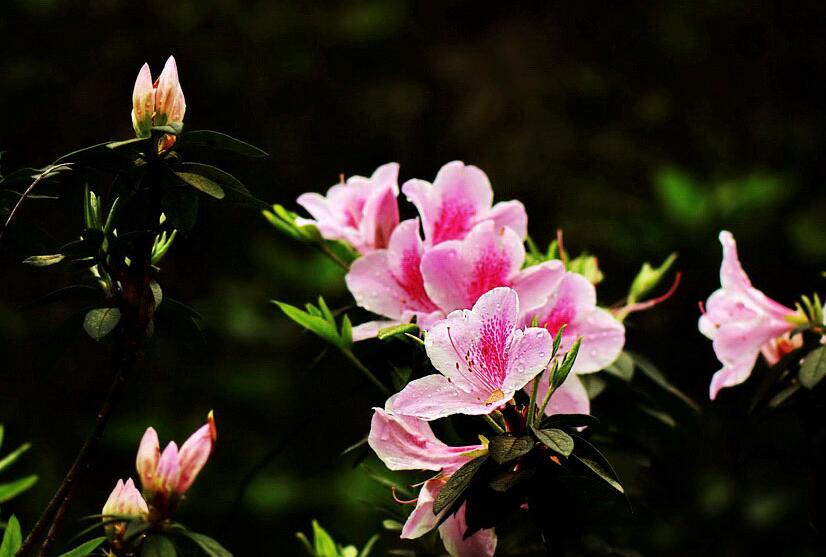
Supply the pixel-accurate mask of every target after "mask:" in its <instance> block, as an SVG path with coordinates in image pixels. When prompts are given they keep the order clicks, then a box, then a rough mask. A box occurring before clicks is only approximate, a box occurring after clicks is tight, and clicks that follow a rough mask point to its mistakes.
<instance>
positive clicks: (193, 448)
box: [176, 412, 215, 494]
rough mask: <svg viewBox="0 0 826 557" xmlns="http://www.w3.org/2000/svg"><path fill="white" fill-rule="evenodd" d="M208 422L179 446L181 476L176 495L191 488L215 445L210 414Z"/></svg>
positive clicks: (213, 428)
mask: <svg viewBox="0 0 826 557" xmlns="http://www.w3.org/2000/svg"><path fill="white" fill-rule="evenodd" d="M208 420H209V422H208V423H206V424H204V425H203V426H201V427H200V428H198V430H197V431H196V432H195V433H193V434H192V436H190V438H189V439H187V440H186V441H185V442H184V444H183V445H181V451H180V454H179V459H180V462H181V476H180V479H179V480H178V488H177V490H176V491H177V492H178V494H184V493H186V492H187V490H188V489H189V488H190V486H192V482H194V481H195V478H196V477H197V476H198V474H199V473H200V472H201V470H202V469H203V467H204V465H205V464H206V462H207V460H209V455H210V454H211V453H212V447H213V445H214V443H215V422H214V420H213V418H212V412H210V414H209V418H208Z"/></svg>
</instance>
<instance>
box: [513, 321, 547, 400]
mask: <svg viewBox="0 0 826 557" xmlns="http://www.w3.org/2000/svg"><path fill="white" fill-rule="evenodd" d="M552 349H553V338H551V334H550V333H549V332H548V330H547V329H543V328H541V327H529V328H527V329H525V330H524V331H523V330H519V329H517V330H516V331H514V332H513V336H512V337H511V345H510V350H509V351H508V367H507V374H506V376H505V381H504V382H503V383H502V391H503V392H505V393H511V394H513V393H514V392H516V391H518V390H519V389H521V388H522V387H524V386H525V385H527V384H528V383H529V382H530V381H531V380H532V379H533V378H534V377H536V376H537V375H539V374H540V373H542V371H543V370H544V369H545V367H546V366H547V365H548V361H549V360H550V358H551V350H552Z"/></svg>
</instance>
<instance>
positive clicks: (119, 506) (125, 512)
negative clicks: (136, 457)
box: [101, 478, 149, 540]
mask: <svg viewBox="0 0 826 557" xmlns="http://www.w3.org/2000/svg"><path fill="white" fill-rule="evenodd" d="M101 514H102V515H103V520H104V521H107V520H108V518H109V517H112V516H117V517H120V516H133V517H136V518H146V516H147V515H148V514H149V507H148V506H147V505H146V501H144V499H143V497H142V496H141V493H140V491H138V489H137V488H136V487H135V483H134V482H133V481H132V478H129V479H128V480H126V483H123V480H118V483H117V485H115V489H113V490H112V493H111V495H109V499H107V500H106V504H105V505H103V511H101ZM124 529H125V522H108V523H107V524H106V526H105V530H106V535H107V536H108V537H109V539H110V540H111V539H114V538H115V537H117V536H122V534H123V530H124Z"/></svg>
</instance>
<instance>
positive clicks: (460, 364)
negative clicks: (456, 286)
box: [393, 288, 552, 420]
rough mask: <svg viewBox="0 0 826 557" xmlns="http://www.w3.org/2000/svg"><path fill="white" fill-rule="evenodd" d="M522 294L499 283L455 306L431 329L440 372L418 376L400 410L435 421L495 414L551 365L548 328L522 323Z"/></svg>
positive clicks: (398, 402)
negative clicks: (472, 301)
mask: <svg viewBox="0 0 826 557" xmlns="http://www.w3.org/2000/svg"><path fill="white" fill-rule="evenodd" d="M518 323H519V297H518V295H517V293H516V291H514V290H513V289H511V288H494V289H493V290H491V291H489V292H487V293H486V294H484V295H482V296H481V297H480V298H479V300H478V301H477V302H476V303H475V304H474V306H473V309H471V310H460V311H455V312H453V313H451V314H450V315H448V316H447V318H446V319H444V320H443V321H440V322H439V323H437V324H436V325H434V326H433V327H431V329H430V330H429V331H428V333H427V336H426V337H425V348H426V350H427V355H428V357H429V358H430V361H431V362H432V364H433V366H434V367H435V368H436V369H437V370H438V371H439V372H440V374H435V375H428V376H426V377H423V378H421V379H416V380H414V381H411V382H410V383H408V384H407V386H406V387H405V388H404V389H403V390H402V391H401V392H400V393H399V394H398V395H397V396H396V399H395V402H394V403H393V408H394V410H395V411H396V412H397V413H399V414H404V415H410V416H416V417H418V418H422V419H424V420H435V419H437V418H442V417H445V416H450V415H452V414H470V415H480V414H489V413H490V412H492V411H493V410H495V409H497V408H499V407H500V406H502V405H503V404H505V403H507V402H508V401H509V400H510V399H511V398H512V397H513V395H514V393H515V392H516V391H518V390H519V389H521V388H523V387H524V386H525V385H526V384H527V383H528V382H529V381H531V380H532V379H533V378H534V377H536V375H538V374H539V373H541V372H542V370H544V369H545V367H546V366H547V365H548V361H549V359H550V355H551V348H552V338H551V335H550V334H549V333H548V331H547V330H546V329H543V328H539V327H529V328H526V329H523V328H518Z"/></svg>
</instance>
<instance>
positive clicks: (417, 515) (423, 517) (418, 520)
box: [401, 478, 445, 540]
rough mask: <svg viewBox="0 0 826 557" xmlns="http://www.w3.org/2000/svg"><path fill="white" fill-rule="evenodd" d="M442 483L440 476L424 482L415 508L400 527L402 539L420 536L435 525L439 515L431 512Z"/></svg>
mask: <svg viewBox="0 0 826 557" xmlns="http://www.w3.org/2000/svg"><path fill="white" fill-rule="evenodd" d="M444 485H445V480H444V479H442V478H437V479H432V480H428V481H426V482H425V483H424V485H423V486H422V489H421V490H420V491H419V497H418V499H417V501H416V508H415V509H413V512H412V513H410V516H408V517H407V521H406V522H405V523H404V527H402V533H401V538H402V539H406V540H411V539H415V538H420V537H422V536H424V535H425V534H427V533H428V532H430V531H431V530H433V528H435V527H436V523H437V522H439V517H438V516H436V515H435V514H433V503H434V501H436V497H438V496H439V492H440V491H441V490H442V488H443V487H444Z"/></svg>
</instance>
